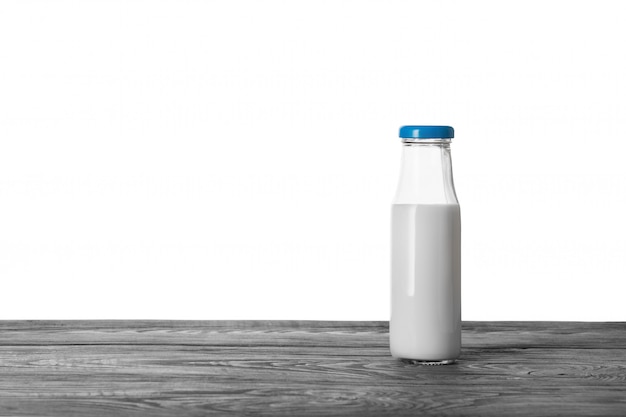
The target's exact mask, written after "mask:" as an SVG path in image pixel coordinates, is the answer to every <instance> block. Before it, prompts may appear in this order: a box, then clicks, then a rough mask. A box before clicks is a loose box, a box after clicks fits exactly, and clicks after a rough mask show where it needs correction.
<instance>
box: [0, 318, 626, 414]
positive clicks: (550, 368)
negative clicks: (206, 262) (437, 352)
mask: <svg viewBox="0 0 626 417" xmlns="http://www.w3.org/2000/svg"><path fill="white" fill-rule="evenodd" d="M463 326H464V327H463V353H462V356H461V358H460V360H459V361H458V363H456V364H453V365H448V366H419V365H410V364H405V363H403V362H400V361H398V360H395V359H393V358H391V357H390V356H389V353H388V326H387V323H386V322H307V321H0V416H9V415H10V416H203V415H253V414H254V415H272V416H275V415H283V416H302V415H305V416H308V415H316V416H329V415H355V416H380V415H394V416H396V415H419V414H437V415H477V416H491V415H493V416H510V415H565V416H572V415H603V416H608V415H614V416H624V415H626V323H573V322H465V323H464V324H463Z"/></svg>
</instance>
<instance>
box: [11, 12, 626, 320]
mask: <svg viewBox="0 0 626 417" xmlns="http://www.w3.org/2000/svg"><path fill="white" fill-rule="evenodd" d="M620 3H621V2H619V1H613V2H611V1H602V2H592V1H585V2H580V1H562V2H557V1H515V2H502V1H471V2H467V1H458V2H457V1H441V0H437V1H415V0H412V1H363V0H359V1H337V0H332V1H325V0H315V1H312V0H301V1H293V0H290V1H270V0H264V1H242V0H223V1H212V0H202V1H191V0H171V1H156V0H146V1H138V0H124V1H113V0H103V1H93V0H85V1H50V0H41V1H32V0H20V1H2V2H1V3H0V279H1V281H0V282H1V283H2V292H1V294H2V299H1V302H0V318H1V319H16V318H17V319H24V318H86V319H91V318H172V319H182V318H190V319H338V320H344V319H345V320H348V319H350V320H351V319H357V320H371V319H373V320H386V319H387V318H388V312H389V219H390V213H389V211H390V202H391V199H392V197H393V193H394V191H395V187H396V181H397V177H398V173H399V162H400V142H399V140H398V138H397V129H398V127H399V126H400V125H402V124H449V125H452V126H454V127H455V129H456V133H457V138H456V139H455V140H454V142H453V145H452V156H453V165H454V175H455V183H456V188H457V194H458V196H459V200H460V202H461V208H462V217H463V318H464V319H465V320H626V303H624V294H625V293H626V257H625V256H624V254H625V253H626V220H625V213H626V186H625V184H626V164H624V151H625V150H626V144H625V142H626V138H625V137H624V133H623V131H624V126H623V124H624V123H623V122H624V116H625V115H626V82H625V74H626V53H625V52H624V46H623V40H624V39H626V25H624V22H623V13H622V9H621V6H622V5H621V4H620Z"/></svg>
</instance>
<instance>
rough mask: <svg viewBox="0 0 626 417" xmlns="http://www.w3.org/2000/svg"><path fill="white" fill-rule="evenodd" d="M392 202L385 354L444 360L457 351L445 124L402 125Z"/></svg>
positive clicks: (454, 204)
mask: <svg viewBox="0 0 626 417" xmlns="http://www.w3.org/2000/svg"><path fill="white" fill-rule="evenodd" d="M400 137H401V138H402V169H401V172H400V181H399V184H398V189H397V192H396V196H395V199H394V201H393V205H392V222H391V223H392V226H391V235H392V239H391V319H390V321H389V342H390V343H389V344H390V350H391V355H392V356H394V357H397V358H400V359H404V360H408V361H411V362H415V363H423V364H447V363H452V362H454V361H455V360H456V358H457V357H458V356H459V354H460V352H461V216H460V210H459V202H458V200H457V198H456V192H455V190H454V183H453V180H452V160H451V158H450V142H451V139H452V138H453V137H454V129H453V128H452V127H449V126H403V127H402V128H400Z"/></svg>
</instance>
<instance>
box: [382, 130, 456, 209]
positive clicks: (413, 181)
mask: <svg viewBox="0 0 626 417" xmlns="http://www.w3.org/2000/svg"><path fill="white" fill-rule="evenodd" d="M450 142H451V140H450V139H404V140H403V143H402V169H401V171H400V181H399V184H398V190H397V192H396V197H395V199H394V204H459V202H458V200H457V198H456V192H455V190H454V182H453V179H452V159H451V157H450Z"/></svg>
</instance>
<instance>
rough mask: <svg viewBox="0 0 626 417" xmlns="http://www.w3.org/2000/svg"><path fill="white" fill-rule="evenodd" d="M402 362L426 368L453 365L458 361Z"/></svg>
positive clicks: (408, 360) (407, 360)
mask: <svg viewBox="0 0 626 417" xmlns="http://www.w3.org/2000/svg"><path fill="white" fill-rule="evenodd" d="M400 361H401V362H403V363H408V364H410V365H425V366H437V365H451V364H453V363H456V359H444V360H441V361H429V360H419V359H405V358H400Z"/></svg>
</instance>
